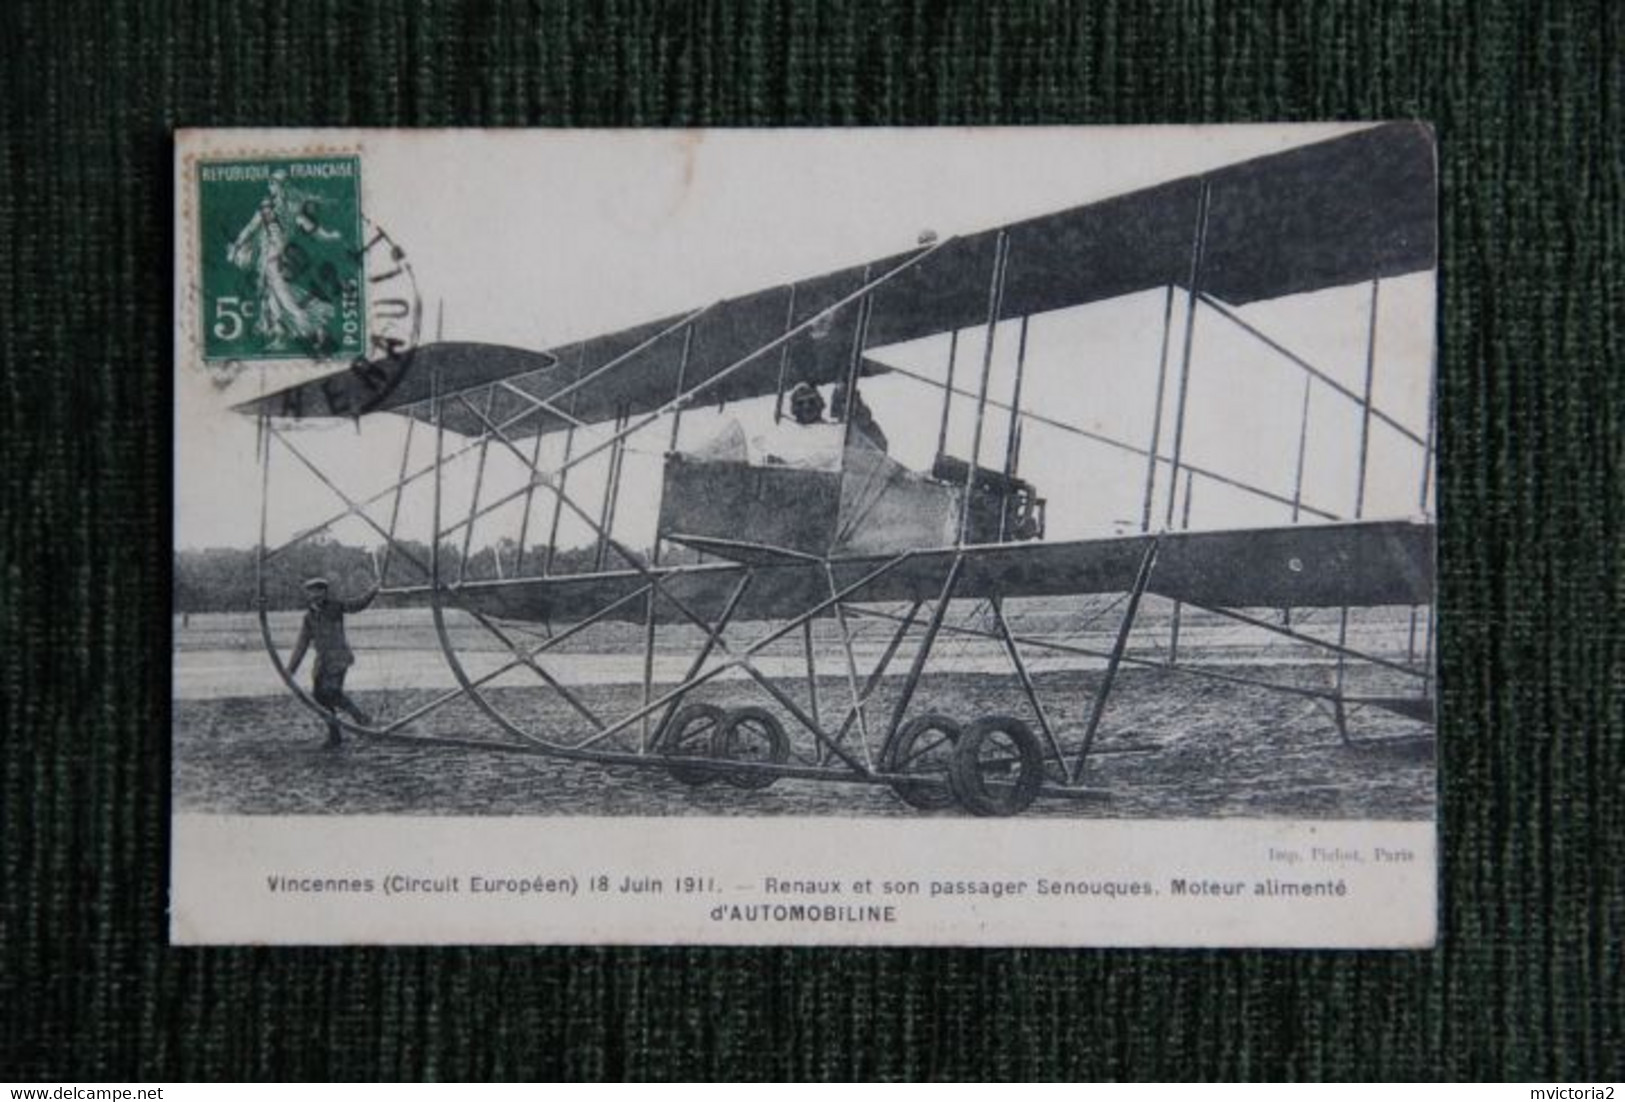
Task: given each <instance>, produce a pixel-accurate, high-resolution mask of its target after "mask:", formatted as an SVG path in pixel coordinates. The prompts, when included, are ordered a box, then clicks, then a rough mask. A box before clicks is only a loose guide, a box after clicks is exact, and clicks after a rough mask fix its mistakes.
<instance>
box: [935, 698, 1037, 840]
mask: <svg viewBox="0 0 1625 1102" xmlns="http://www.w3.org/2000/svg"><path fill="white" fill-rule="evenodd" d="M1043 780H1044V751H1043V748H1042V747H1040V746H1039V745H1038V739H1037V738H1035V737H1034V736H1033V733H1032V731H1031V730H1030V729H1029V728H1028V727H1027V725H1026V724H1025V723H1023V722H1021V720H1019V719H1015V718H1013V717H1011V716H983V717H982V718H981V719H979V720H977V721H976V722H975V723H973V724H971V725H970V726H969V727H967V728H966V729H965V733H964V734H963V735H961V736H960V739H959V744H958V745H957V746H956V747H954V759H953V766H952V768H951V769H950V770H949V772H948V782H949V784H950V785H951V786H952V788H953V794H954V796H955V797H956V798H957V799H958V800H959V803H960V806H961V807H963V808H964V809H965V810H966V811H969V812H970V813H971V814H972V815H983V816H994V815H1018V814H1020V813H1021V812H1023V811H1025V810H1026V809H1027V808H1028V807H1029V806H1031V804H1032V802H1033V800H1034V799H1036V798H1037V796H1038V786H1039V785H1040V784H1041V783H1042V782H1043Z"/></svg>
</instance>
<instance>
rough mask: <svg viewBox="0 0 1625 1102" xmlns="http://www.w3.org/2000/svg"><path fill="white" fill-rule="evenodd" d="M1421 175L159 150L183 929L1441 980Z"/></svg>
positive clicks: (732, 139) (719, 157) (524, 136)
mask: <svg viewBox="0 0 1625 1102" xmlns="http://www.w3.org/2000/svg"><path fill="white" fill-rule="evenodd" d="M1435 161H1436V158H1435V149H1434V140H1433V135H1432V132H1431V130H1430V129H1429V128H1428V127H1427V126H1426V125H1423V124H1419V123H1412V122H1403V123H1398V122H1396V123H1366V124H1294V125H1280V126H1209V127H1141V128H1031V129H981V130H979V129H922V130H872V131H862V130H845V131H833V130H831V131H823V130H778V131H675V132H674V131H667V132H652V131H621V132H607V131H506V132H496V131H414V132H405V131H329V130H310V131H298V130H260V131H249V130H193V131H182V132H180V133H179V135H178V139H177V148H176V165H175V171H176V184H175V196H176V248H177V256H176V264H175V280H176V286H175V295H176V338H175V355H176V368H175V394H176V408H175V420H174V424H175V440H174V461H175V468H174V471H175V473H174V501H175V522H174V523H175V530H174V609H173V617H174V627H173V640H174V665H173V698H174V699H173V800H174V817H175V831H174V842H173V862H172V872H171V876H172V898H171V936H172V939H173V940H175V941H177V942H181V943H242V942H283V943H369V942H378V943H442V944H444V943H465V942H466V943H474V942H498V943H530V942H534V943H559V942H596V943H604V942H609V943H647V944H705V943H717V944H744V943H752V944H803V943H819V944H978V945H1018V944H1028V945H1167V946H1185V945H1189V946H1197V945H1247V946H1275V945H1279V946H1338V947H1374V948H1380V947H1391V948H1398V947H1416V946H1423V945H1429V944H1431V943H1432V940H1433V936H1434V927H1435V907H1436V890H1435V877H1436V867H1435V861H1436V857H1435V837H1434V831H1435V819H1436V788H1437V771H1436V750H1435V721H1436V716H1435V702H1436V699H1437V692H1436V674H1435V668H1436V663H1435V645H1436V639H1437V636H1438V631H1437V626H1436V624H1435V615H1434V609H1435V569H1434V554H1435V552H1434V548H1435V497H1434V481H1435V463H1434V459H1435V429H1434V421H1435V409H1434V398H1433V395H1434V359H1435V343H1436V342H1435V331H1436V321H1435V311H1436V305H1437V303H1436V298H1437V285H1436V264H1437V252H1438V243H1437V217H1436V206H1437V186H1438V185H1437V179H1436V169H1435Z"/></svg>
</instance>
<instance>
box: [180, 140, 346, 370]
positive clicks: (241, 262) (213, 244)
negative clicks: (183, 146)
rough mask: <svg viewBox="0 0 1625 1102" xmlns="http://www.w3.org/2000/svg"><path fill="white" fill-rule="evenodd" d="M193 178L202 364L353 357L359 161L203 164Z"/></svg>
mask: <svg viewBox="0 0 1625 1102" xmlns="http://www.w3.org/2000/svg"><path fill="white" fill-rule="evenodd" d="M197 173H198V178H197V189H198V190H197V195H198V228H199V231H200V232H199V238H200V240H199V248H200V249H201V255H200V256H199V257H198V270H199V273H200V276H201V281H200V300H201V301H200V306H201V309H202V319H201V321H202V344H203V358H204V359H205V360H211V361H218V360H268V359H305V360H308V359H327V358H330V357H336V356H345V357H349V356H354V355H356V354H358V353H360V352H361V351H362V349H363V346H364V343H365V340H366V301H365V295H366V279H365V274H364V268H363V263H364V252H365V250H364V249H363V248H362V243H361V237H362V231H361V161H360V158H359V157H355V156H340V157H265V158H259V159H254V160H229V161H204V162H201V163H199V164H198V166H197Z"/></svg>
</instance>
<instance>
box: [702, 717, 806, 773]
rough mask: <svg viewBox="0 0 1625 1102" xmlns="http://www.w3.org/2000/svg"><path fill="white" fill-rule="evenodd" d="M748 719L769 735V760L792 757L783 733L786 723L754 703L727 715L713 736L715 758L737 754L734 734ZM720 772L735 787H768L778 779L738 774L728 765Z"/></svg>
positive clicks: (712, 746) (781, 761)
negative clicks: (734, 751)
mask: <svg viewBox="0 0 1625 1102" xmlns="http://www.w3.org/2000/svg"><path fill="white" fill-rule="evenodd" d="M746 721H751V722H754V723H757V724H759V725H760V726H761V728H762V731H763V733H764V734H765V735H766V736H767V742H768V747H767V759H766V760H767V761H769V762H772V763H773V764H775V765H777V764H782V763H783V762H786V761H788V760H789V759H790V739H789V737H788V736H786V735H785V733H784V726H783V724H781V723H780V722H779V721H778V719H777V717H775V716H774V715H773V713H772V712H770V711H768V710H767V709H766V708H757V707H754V706H752V707H745V708H735V709H734V710H733V711H731V712H729V713H728V714H727V717H726V718H725V719H724V720H723V721H722V723H721V725H719V726H718V727H717V729H716V731H715V732H713V733H712V735H711V756H712V757H714V758H717V759H719V760H720V761H727V760H728V759H730V758H733V757H734V753H733V750H734V746H733V743H734V738H735V733H736V732H737V731H738V730H739V728H740V726H741V725H742V724H744V723H745V722H746ZM719 772H720V775H721V777H722V779H723V780H724V781H727V782H728V783H729V784H731V785H733V786H734V787H735V788H746V789H760V788H766V787H768V786H769V785H771V784H772V783H773V782H774V781H776V780H778V779H779V778H778V777H776V776H774V775H773V774H771V773H754V772H752V773H736V772H733V771H732V770H729V769H726V768H724V769H721V770H720V771H719Z"/></svg>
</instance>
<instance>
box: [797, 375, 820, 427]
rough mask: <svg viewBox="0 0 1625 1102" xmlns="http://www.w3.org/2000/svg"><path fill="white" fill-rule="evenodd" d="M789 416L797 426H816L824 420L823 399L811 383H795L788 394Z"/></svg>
mask: <svg viewBox="0 0 1625 1102" xmlns="http://www.w3.org/2000/svg"><path fill="white" fill-rule="evenodd" d="M790 416H791V417H794V418H795V419H796V424H798V425H816V424H818V422H820V421H822V420H823V419H824V399H823V396H822V395H820V394H819V393H818V388H817V387H815V386H813V385H812V384H811V383H797V384H796V388H795V389H794V390H792V391H791V392H790Z"/></svg>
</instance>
